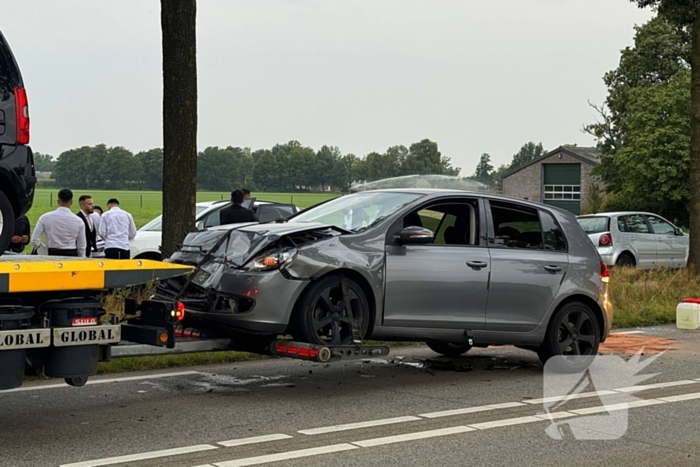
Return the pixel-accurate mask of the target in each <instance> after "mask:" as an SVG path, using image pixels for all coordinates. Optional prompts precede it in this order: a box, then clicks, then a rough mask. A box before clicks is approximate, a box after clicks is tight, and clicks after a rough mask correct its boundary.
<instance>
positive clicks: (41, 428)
mask: <svg viewBox="0 0 700 467" xmlns="http://www.w3.org/2000/svg"><path fill="white" fill-rule="evenodd" d="M634 335H635V336H637V337H638V338H639V340H640V342H643V340H644V339H646V337H647V336H649V337H652V336H661V337H663V338H667V339H672V340H673V341H672V342H671V350H669V351H668V352H666V353H664V354H662V355H660V356H658V357H657V358H656V360H654V361H653V362H652V363H651V364H649V365H648V366H647V367H646V368H644V369H643V370H641V371H639V373H642V374H655V376H653V377H652V378H650V379H646V380H644V381H639V380H638V379H635V378H634V374H635V373H636V372H637V370H639V369H640V366H639V365H636V366H635V361H634V359H632V360H630V359H629V355H628V356H625V357H624V359H616V360H615V361H614V362H609V361H608V362H607V363H606V365H613V364H615V363H616V364H618V365H620V366H618V367H614V365H613V367H614V371H612V372H610V371H608V373H605V372H604V371H602V370H601V368H604V367H603V366H597V367H596V368H595V370H596V371H595V372H594V371H592V372H591V379H590V381H592V382H593V383H594V384H592V385H589V386H588V387H585V388H583V389H582V390H581V391H580V392H579V394H578V396H577V398H576V399H574V400H570V401H567V402H565V403H563V405H561V406H557V403H555V401H553V400H552V399H551V398H550V399H547V400H544V401H542V400H538V399H541V398H543V397H549V396H553V395H562V394H567V393H568V392H569V391H570V389H567V388H568V387H569V386H567V381H565V380H557V386H554V387H553V386H551V381H552V379H551V378H550V377H549V375H548V374H545V372H544V371H543V368H542V367H541V365H540V364H539V362H538V360H537V358H536V356H535V355H534V354H531V353H529V352H526V351H521V350H517V349H513V348H510V347H499V348H490V349H474V350H473V351H471V352H470V353H469V354H468V355H467V356H466V357H463V358H460V359H454V360H450V359H443V358H439V357H438V356H437V355H436V354H434V353H433V352H431V351H430V350H428V349H427V348H423V347H413V348H402V349H396V350H394V351H393V352H392V354H391V355H390V357H389V358H388V359H383V360H375V361H370V362H363V361H355V362H340V363H335V364H333V365H330V366H329V365H322V364H315V363H308V362H300V361H295V360H286V359H274V360H265V361H257V362H247V363H243V364H237V365H225V366H215V367H198V368H188V369H183V370H170V371H159V372H149V373H134V374H120V375H116V376H114V377H100V378H93V379H92V380H91V382H90V383H89V384H88V385H87V386H85V387H83V388H71V387H67V386H65V385H63V383H62V381H51V382H49V383H41V384H29V385H25V386H23V387H22V388H20V389H19V390H15V391H14V392H3V393H0V466H12V467H22V466H31V467H41V466H74V467H76V466H83V467H88V466H98V465H114V466H126V465H129V466H135V467H147V466H163V465H168V466H183V467H200V466H216V467H234V466H243V465H275V466H280V467H293V466H294V467H296V466H304V467H308V466H316V465H318V466H326V465H334V466H353V467H357V466H414V465H415V466H429V465H430V466H438V465H478V466H490V465H494V466H502V465H517V466H550V465H551V466H559V465H566V466H578V465H582V466H583V465H586V466H588V465H634V466H655V467H656V466H659V465H674V466H697V465H700V443H698V429H699V427H700V423H698V420H700V362H699V360H698V357H699V356H700V331H684V332H683V331H678V330H676V329H675V328H673V327H668V326H666V327H657V328H649V329H645V330H644V331H643V333H640V334H634ZM606 358H611V357H606ZM648 358H651V356H649V355H645V356H643V357H641V360H642V361H646V359H648ZM633 367H634V368H633ZM605 368H608V369H610V368H611V367H609V366H608V367H605ZM630 368H633V369H634V371H628V370H629V369H630ZM604 373H605V374H604ZM587 381H588V380H587ZM658 383H666V384H658ZM640 385H641V388H640V387H639V386H640ZM645 385H646V386H645ZM570 386H571V385H570ZM629 386H637V387H636V389H629V388H628V387H629ZM559 391H561V392H559ZM594 391H598V392H594ZM547 414H552V415H551V416H552V417H556V419H554V420H552V419H548V415H547ZM555 424H558V425H559V428H560V430H559V433H562V435H561V438H562V439H555V437H556V435H553V433H555V432H557V430H556V428H557V427H556V426H555ZM567 427H568V428H567ZM550 435H552V436H550ZM601 438H609V439H601Z"/></svg>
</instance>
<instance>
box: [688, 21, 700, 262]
mask: <svg viewBox="0 0 700 467" xmlns="http://www.w3.org/2000/svg"><path fill="white" fill-rule="evenodd" d="M690 63H691V81H690V106H691V111H690V112H691V116H690V253H689V258H688V266H690V267H692V268H694V269H695V271H696V273H699V274H700V17H698V16H696V17H695V20H694V21H693V25H692V37H691V51H690Z"/></svg>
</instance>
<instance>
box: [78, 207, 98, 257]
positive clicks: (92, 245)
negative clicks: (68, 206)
mask: <svg viewBox="0 0 700 467" xmlns="http://www.w3.org/2000/svg"><path fill="white" fill-rule="evenodd" d="M78 203H79V204H80V211H79V212H78V217H79V218H80V220H82V221H83V223H84V224H85V239H86V241H87V248H86V250H85V256H87V257H88V258H89V257H90V255H91V254H92V252H93V251H96V250H97V229H96V228H95V222H94V221H93V218H92V214H93V212H94V209H95V208H94V206H95V205H94V203H93V201H92V196H90V195H82V196H81V197H80V198H78Z"/></svg>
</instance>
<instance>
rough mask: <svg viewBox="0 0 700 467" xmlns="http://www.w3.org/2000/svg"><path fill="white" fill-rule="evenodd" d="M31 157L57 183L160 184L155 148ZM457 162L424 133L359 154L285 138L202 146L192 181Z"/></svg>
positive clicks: (338, 178) (347, 173) (286, 181)
mask: <svg viewBox="0 0 700 467" xmlns="http://www.w3.org/2000/svg"><path fill="white" fill-rule="evenodd" d="M35 158H36V166H37V170H39V171H51V172H52V173H53V178H54V180H55V184H56V185H58V186H65V187H72V188H85V189H88V188H92V189H96V188H103V189H111V190H115V189H117V190H118V189H124V190H126V189H129V190H134V189H144V190H160V189H161V188H162V185H163V171H162V167H163V151H162V149H160V148H156V149H151V150H149V151H143V152H139V153H137V154H133V153H132V152H131V151H129V150H128V149H126V148H123V147H119V146H117V147H107V146H105V145H104V144H100V145H97V146H84V147H80V148H75V149H70V150H68V151H65V152H63V153H61V154H60V155H59V156H58V157H57V158H53V157H51V156H48V155H45V154H40V153H36V154H35ZM460 170H461V169H460V168H459V167H452V164H451V162H450V159H449V158H447V157H445V156H443V155H442V154H441V153H440V151H439V150H438V145H437V143H435V142H433V141H430V140H428V139H424V140H422V141H419V142H417V143H414V144H411V145H410V146H409V147H406V146H392V147H390V148H388V149H387V150H386V151H385V152H383V153H378V152H372V153H370V154H367V155H366V156H365V157H358V156H356V155H354V154H343V153H342V152H341V150H340V149H339V148H338V147H335V146H323V147H322V148H321V149H319V150H314V149H312V148H310V147H308V146H303V145H302V144H301V143H299V142H297V141H290V142H288V143H285V144H278V145H276V146H274V147H273V148H271V149H258V150H255V151H252V150H251V149H249V148H238V147H231V146H229V147H226V148H219V147H208V148H206V149H205V150H204V151H202V152H200V153H199V156H198V165H197V185H198V188H199V189H200V190H210V191H230V190H233V189H236V188H241V187H246V188H250V189H251V190H256V191H268V192H269V191H327V190H332V191H343V190H346V189H347V188H349V187H350V186H351V185H352V184H353V183H356V182H367V181H373V180H380V179H384V178H389V177H398V176H402V175H412V174H439V175H459V172H460Z"/></svg>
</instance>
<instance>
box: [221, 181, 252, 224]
mask: <svg viewBox="0 0 700 467" xmlns="http://www.w3.org/2000/svg"><path fill="white" fill-rule="evenodd" d="M244 200H245V194H244V193H243V190H235V191H234V192H233V193H231V206H229V207H227V208H224V209H222V210H221V217H220V219H221V225H226V224H239V223H241V222H258V218H257V216H256V215H255V213H254V212H253V211H251V210H250V209H246V208H244V207H243V206H242V204H243V201H244Z"/></svg>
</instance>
